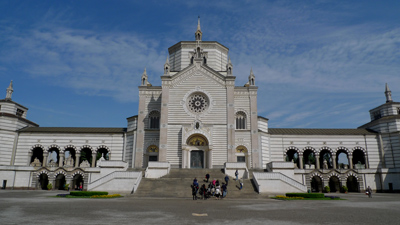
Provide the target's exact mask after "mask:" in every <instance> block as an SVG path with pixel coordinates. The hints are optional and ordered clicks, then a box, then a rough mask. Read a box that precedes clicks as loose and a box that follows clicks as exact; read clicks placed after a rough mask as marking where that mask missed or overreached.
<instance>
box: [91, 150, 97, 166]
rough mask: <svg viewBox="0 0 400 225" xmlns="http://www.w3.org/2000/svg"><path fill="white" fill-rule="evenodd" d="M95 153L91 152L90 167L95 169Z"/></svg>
mask: <svg viewBox="0 0 400 225" xmlns="http://www.w3.org/2000/svg"><path fill="white" fill-rule="evenodd" d="M96 155H97V154H96V152H92V165H91V167H95V166H96Z"/></svg>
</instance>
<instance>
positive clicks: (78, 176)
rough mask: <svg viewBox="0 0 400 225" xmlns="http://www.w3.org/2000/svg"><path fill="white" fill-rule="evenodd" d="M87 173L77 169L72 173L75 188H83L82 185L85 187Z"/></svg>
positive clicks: (73, 187)
mask: <svg viewBox="0 0 400 225" xmlns="http://www.w3.org/2000/svg"><path fill="white" fill-rule="evenodd" d="M84 178H85V175H84V174H83V173H82V172H81V171H75V172H74V173H73V174H72V187H71V189H73V190H82V189H83V188H82V189H80V186H82V187H83V184H84Z"/></svg>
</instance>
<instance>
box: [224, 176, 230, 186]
mask: <svg viewBox="0 0 400 225" xmlns="http://www.w3.org/2000/svg"><path fill="white" fill-rule="evenodd" d="M228 182H229V176H228V175H226V176H225V183H226V186H228Z"/></svg>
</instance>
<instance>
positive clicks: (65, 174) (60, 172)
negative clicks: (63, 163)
mask: <svg viewBox="0 0 400 225" xmlns="http://www.w3.org/2000/svg"><path fill="white" fill-rule="evenodd" d="M60 174H63V175H64V176H65V177H66V176H67V173H66V172H64V171H63V170H59V171H57V172H55V173H54V178H56V177H57V176H58V175H60Z"/></svg>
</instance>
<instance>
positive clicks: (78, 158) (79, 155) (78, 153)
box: [75, 152, 81, 167]
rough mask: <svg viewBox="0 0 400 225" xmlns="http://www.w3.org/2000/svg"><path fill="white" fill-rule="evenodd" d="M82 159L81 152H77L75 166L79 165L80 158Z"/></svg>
mask: <svg viewBox="0 0 400 225" xmlns="http://www.w3.org/2000/svg"><path fill="white" fill-rule="evenodd" d="M80 159H81V152H77V153H76V154H75V167H79V160H80Z"/></svg>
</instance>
